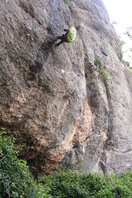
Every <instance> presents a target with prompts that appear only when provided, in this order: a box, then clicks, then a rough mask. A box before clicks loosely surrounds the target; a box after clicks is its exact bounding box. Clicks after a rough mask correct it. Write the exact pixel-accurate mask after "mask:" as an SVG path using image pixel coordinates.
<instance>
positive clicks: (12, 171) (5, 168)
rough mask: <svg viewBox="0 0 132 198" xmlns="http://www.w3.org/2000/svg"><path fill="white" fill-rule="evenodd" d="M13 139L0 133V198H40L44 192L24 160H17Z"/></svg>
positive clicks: (2, 132)
mask: <svg viewBox="0 0 132 198" xmlns="http://www.w3.org/2000/svg"><path fill="white" fill-rule="evenodd" d="M14 141H15V140H14V138H13V137H12V136H11V137H8V136H7V135H6V132H5V130H2V131H1V132H0V198H3V197H13V198H28V197H29V198H41V197H45V196H44V195H45V192H44V190H43V188H42V186H41V184H38V183H37V182H36V181H34V179H33V177H32V176H31V173H30V171H29V168H28V166H27V163H26V161H25V160H22V159H18V152H17V151H16V150H15V149H14Z"/></svg>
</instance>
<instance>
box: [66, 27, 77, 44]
mask: <svg viewBox="0 0 132 198" xmlns="http://www.w3.org/2000/svg"><path fill="white" fill-rule="evenodd" d="M76 32H77V31H76V29H75V28H74V27H71V28H70V29H69V30H68V34H67V41H68V43H72V42H73V41H74V40H75V38H76Z"/></svg>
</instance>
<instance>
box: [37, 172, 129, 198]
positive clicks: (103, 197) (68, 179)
mask: <svg viewBox="0 0 132 198" xmlns="http://www.w3.org/2000/svg"><path fill="white" fill-rule="evenodd" d="M40 181H41V183H43V186H44V188H45V189H48V193H49V194H51V195H52V196H53V197H57V198H73V197H75V198H88V197H90V198H117V197H119V198H126V197H127V198H132V172H130V173H124V174H122V175H121V176H105V177H103V176H101V175H98V174H85V173H83V174H81V173H79V172H71V171H70V172H58V173H57V174H55V175H49V176H45V177H43V178H41V179H40Z"/></svg>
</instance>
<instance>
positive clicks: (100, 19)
mask: <svg viewBox="0 0 132 198" xmlns="http://www.w3.org/2000/svg"><path fill="white" fill-rule="evenodd" d="M70 26H75V27H76V28H78V34H77V38H76V40H75V41H74V42H73V43H72V44H68V43H64V44H62V45H60V46H59V47H55V45H51V43H50V42H51V41H52V40H54V39H55V38H56V36H60V35H61V34H63V29H64V28H68V27H70ZM121 59H122V55H121V49H120V42H119V39H118V37H117V35H116V33H115V30H114V28H113V27H112V25H111V24H110V21H109V17H108V15H107V11H106V9H105V7H104V5H103V3H102V1H101V0H93V1H91V0H83V1H82V0H71V1H63V0H50V1H49V0H45V1H42V0H8V1H5V0H1V1H0V93H1V95H0V126H1V127H5V128H7V129H8V131H12V132H14V134H15V136H16V137H17V140H18V144H25V145H26V146H25V147H24V148H23V150H22V151H21V156H23V157H24V158H25V159H27V160H28V163H29V164H30V166H31V167H32V171H33V172H34V173H35V172H36V173H40V172H41V171H46V172H50V171H51V170H52V169H54V168H55V167H58V165H59V166H64V165H67V166H68V164H71V163H73V164H74V166H77V167H78V166H79V167H78V168H79V169H82V170H86V171H96V172H99V171H103V172H104V173H105V172H107V173H111V172H115V173H120V172H123V171H125V170H128V169H130V168H132V73H131V71H129V69H127V67H126V66H124V65H123V64H122V61H121ZM97 61H98V63H101V69H99V68H98V64H97ZM102 68H103V71H104V72H106V71H107V74H108V76H106V73H105V74H104V73H102Z"/></svg>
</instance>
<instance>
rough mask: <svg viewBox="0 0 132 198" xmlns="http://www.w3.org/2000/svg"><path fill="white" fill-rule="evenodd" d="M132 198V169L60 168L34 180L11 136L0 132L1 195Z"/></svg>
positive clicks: (12, 196) (25, 197) (1, 197)
mask: <svg viewBox="0 0 132 198" xmlns="http://www.w3.org/2000/svg"><path fill="white" fill-rule="evenodd" d="M117 195H118V197H119V198H132V172H128V173H124V174H122V175H120V176H105V177H104V176H102V175H98V174H87V173H83V174H81V173H79V172H73V171H67V172H64V171H59V172H58V173H56V174H53V175H49V176H43V177H41V178H39V181H35V180H34V179H33V177H32V175H31V173H30V171H29V168H28V166H27V163H26V161H25V160H21V159H19V158H18V152H17V151H16V150H15V149H14V138H13V137H8V136H7V135H6V133H5V132H4V131H2V132H0V198H6V197H10V198H88V197H90V198H117Z"/></svg>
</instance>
